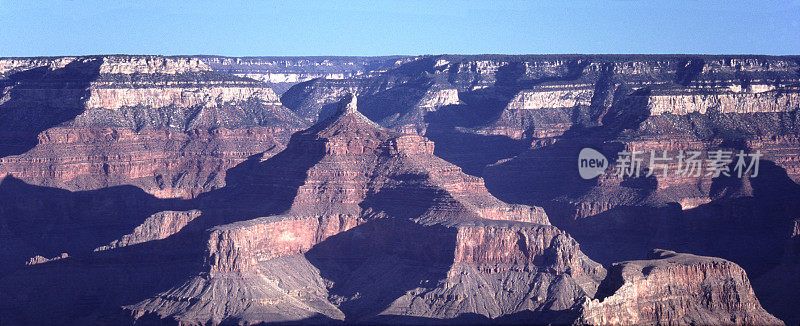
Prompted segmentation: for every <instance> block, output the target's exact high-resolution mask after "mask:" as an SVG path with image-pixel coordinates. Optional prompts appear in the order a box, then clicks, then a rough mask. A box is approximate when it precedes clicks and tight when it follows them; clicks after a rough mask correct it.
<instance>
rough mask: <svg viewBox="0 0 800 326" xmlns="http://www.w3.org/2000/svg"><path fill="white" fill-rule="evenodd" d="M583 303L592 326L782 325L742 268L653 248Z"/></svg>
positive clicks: (618, 267)
mask: <svg viewBox="0 0 800 326" xmlns="http://www.w3.org/2000/svg"><path fill="white" fill-rule="evenodd" d="M598 292H599V293H598V296H599V299H594V300H591V301H586V302H585V303H583V306H582V311H581V319H580V322H581V323H586V324H590V325H599V324H614V325H664V324H687V325H688V324H702V325H731V324H736V325H778V324H782V323H781V321H780V320H778V319H777V318H775V317H773V316H772V315H770V314H769V313H767V312H766V311H764V309H763V308H761V305H760V304H759V302H758V300H757V299H756V298H755V295H754V293H753V289H752V288H751V287H750V281H749V280H748V279H747V275H746V274H745V272H744V270H742V268H741V267H739V266H737V265H736V264H734V263H731V262H729V261H726V260H724V259H719V258H711V257H701V256H694V255H690V254H677V253H675V252H672V251H665V250H655V251H654V252H652V253H651V259H650V260H642V261H630V262H622V263H617V264H615V265H614V266H613V267H612V268H611V269H609V274H608V277H607V278H606V279H605V280H604V281H603V284H601V287H600V289H598Z"/></svg>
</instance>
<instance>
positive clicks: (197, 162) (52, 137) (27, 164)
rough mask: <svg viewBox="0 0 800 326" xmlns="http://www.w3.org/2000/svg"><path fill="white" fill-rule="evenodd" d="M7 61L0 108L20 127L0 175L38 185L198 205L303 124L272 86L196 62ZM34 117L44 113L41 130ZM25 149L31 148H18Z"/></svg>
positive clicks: (0, 138)
mask: <svg viewBox="0 0 800 326" xmlns="http://www.w3.org/2000/svg"><path fill="white" fill-rule="evenodd" d="M3 62H5V64H4V67H5V68H4V71H3V73H4V74H6V75H8V76H9V77H8V79H7V80H8V81H9V83H8V85H7V86H5V87H4V88H3V95H2V96H0V98H2V99H3V100H2V102H3V103H2V104H0V106H2V112H4V114H5V115H6V116H7V117H6V119H4V121H6V123H10V124H12V125H13V126H10V127H9V128H5V129H4V131H3V132H2V133H0V142H2V145H0V147H2V149H3V150H2V151H0V152H7V153H5V154H3V153H0V156H4V157H0V162H2V164H0V176H5V175H7V174H11V175H14V176H16V177H18V178H21V179H23V180H25V181H27V182H31V183H34V184H38V185H47V186H58V187H62V188H66V189H70V190H87V189H97V188H99V187H105V186H113V185H121V184H134V185H137V186H139V187H141V188H143V189H145V190H146V191H148V192H150V193H152V194H154V195H157V196H162V197H184V198H187V197H193V196H196V195H197V194H199V193H202V192H205V191H208V190H211V189H214V188H218V187H221V186H223V185H224V183H225V171H226V170H227V169H228V168H230V167H233V166H235V165H236V164H238V163H240V162H242V161H244V160H245V159H246V158H247V157H249V156H252V155H255V154H259V153H266V154H264V155H267V156H269V155H270V154H269V153H270V150H271V149H274V150H275V152H277V150H278V149H280V148H281V147H282V146H283V145H284V144H285V143H286V141H287V140H288V138H289V135H291V133H293V132H295V131H297V130H299V129H302V128H303V127H304V126H305V124H304V123H303V122H302V121H301V120H299V119H298V118H297V117H295V115H294V114H293V113H292V112H291V111H289V110H287V109H286V108H284V107H282V106H281V105H280V103H279V99H278V97H277V95H276V94H275V93H274V92H273V90H272V89H270V88H269V86H267V85H265V84H263V83H261V82H258V81H255V80H252V79H245V78H239V77H235V76H230V75H225V74H219V73H216V72H213V71H212V70H211V68H210V67H209V66H208V65H206V64H205V63H203V62H202V61H201V60H199V59H198V58H191V57H160V56H104V57H88V58H82V57H78V58H63V59H58V58H53V59H50V60H46V59H36V60H34V59H29V60H22V59H18V60H6V61H3ZM4 85H5V84H4ZM34 108H38V109H34ZM31 110H43V113H45V114H43V115H41V119H38V120H37V121H36V122H34V121H31V120H30V119H32V118H33V117H32V116H30V115H28V114H25V113H26V112H28V111H31ZM59 112H61V113H59ZM26 119H27V120H26ZM25 126H29V127H26V128H28V129H30V130H27V129H20V128H23V127H25ZM20 144H23V146H25V147H27V148H19V149H13V148H16V147H20ZM6 149H7V150H6ZM8 154H21V155H8Z"/></svg>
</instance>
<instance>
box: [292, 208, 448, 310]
mask: <svg viewBox="0 0 800 326" xmlns="http://www.w3.org/2000/svg"><path fill="white" fill-rule="evenodd" d="M455 238H456V232H455V230H452V229H447V228H445V227H442V226H422V225H419V224H417V223H414V222H412V221H410V220H404V219H378V220H373V221H370V222H367V223H365V224H362V225H359V226H357V227H355V228H352V229H350V230H348V231H346V232H343V233H340V234H338V235H334V236H332V237H330V238H328V239H326V240H325V241H323V242H321V243H319V244H318V245H316V246H314V247H313V248H312V249H311V250H310V251H308V252H307V253H306V254H305V256H306V258H307V259H308V260H309V262H311V264H313V265H314V266H316V267H317V268H319V270H320V272H321V275H322V277H323V278H325V279H327V280H331V281H333V284H334V286H333V287H332V288H330V289H329V297H330V298H331V300H332V301H333V302H338V303H339V304H338V305H339V309H340V310H341V311H342V312H343V313H344V314H345V318H346V321H347V322H360V321H363V319H364V318H366V317H370V316H374V315H376V314H378V313H380V312H381V311H383V310H385V309H386V308H387V307H389V305H390V304H391V303H392V302H393V301H394V300H395V299H397V298H399V297H401V296H403V295H404V294H405V293H406V291H408V290H411V289H414V288H417V287H433V286H436V284H438V282H439V280H443V279H445V278H446V277H447V271H448V269H449V267H450V265H451V264H452V257H453V255H454V251H455V243H456V239H455ZM448 258H449V260H448Z"/></svg>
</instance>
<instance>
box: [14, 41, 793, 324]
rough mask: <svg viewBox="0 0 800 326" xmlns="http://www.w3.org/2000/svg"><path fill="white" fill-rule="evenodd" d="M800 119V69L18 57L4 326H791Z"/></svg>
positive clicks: (641, 61)
mask: <svg viewBox="0 0 800 326" xmlns="http://www.w3.org/2000/svg"><path fill="white" fill-rule="evenodd" d="M798 110H800V57H797V56H758V55H424V56H385V57H221V56H151V55H96V56H74V57H30V58H24V57H8V58H0V262H2V264H0V324H2V325H30V324H82V325H85V324H98V325H109V324H141V325H148V324H182V325H193V324H204V325H205V324H247V325H251V324H262V323H268V324H269V323H275V324H286V323H299V324H305V323H321V324H591V325H597V324H614V325H617V324H626V325H628V324H630V325H640V324H648V325H649V324H671V325H672V324H703V325H706V324H720V325H722V324H724V325H727V324H745V325H753V324H758V325H776V324H784V323H785V324H791V325H794V324H797V323H798V322H800V314H798V311H800V310H798V309H797V308H798V307H797V302H800V279H798V276H797V275H798V273H799V272H800V255H798V252H800V220H799V219H798V218H800V204H798V202H797V200H796V199H797V198H798V196H800V186H798V182H800V159H798V158H799V157H800V138H799V137H800V136H798V135H800V115H798ZM586 148H591V149H592V150H593V151H594V152H595V153H597V154H598V155H600V156H602V157H603V159H605V160H607V164H608V165H607V168H606V169H605V172H603V173H600V172H598V174H599V175H597V176H596V177H594V176H593V178H583V177H582V176H581V174H580V173H579V171H578V168H579V153H580V152H581V151H582V150H583V149H586ZM716 151H724V152H731V153H734V154H735V153H740V152H741V153H747V154H752V153H759V155H760V156H759V157H758V158H759V160H760V165H759V166H758V174H757V175H756V174H755V171H751V173H749V174H744V175H743V176H741V177H740V176H737V175H736V174H735V173H728V174H727V175H726V174H719V175H715V174H713V173H712V174H709V173H706V171H707V170H705V171H703V173H700V174H696V175H694V174H691V175H678V174H676V173H674V171H676V170H679V169H680V168H681V166H680V165H681V164H682V162H681V161H678V160H669V163H667V164H665V165H664V166H663V167H664V169H665V170H667V171H668V173H663V174H662V173H661V170H656V171H650V170H652V169H650V168H649V167H652V165H651V163H655V160H656V156H655V154H654V156H650V153H651V152H652V153H657V154H658V155H659V156H664V157H667V156H668V157H677V156H679V155H682V154H683V153H688V152H702V153H708V154H712V153H714V152H716ZM634 152H639V153H643V154H642V155H641V157H642V160H641V162H640V164H641V167H642V168H643V171H642V174H641V176H636V177H634V176H631V175H625V174H624V173H615V171H616V170H617V169H618V168H620V167H622V166H624V162H625V159H626V157H625V156H624V155H622V154H621V153H634ZM600 156H598V157H600ZM702 162H703V163H702V165H701V167H702V168H706V169H708V168H709V167H710V165H711V163H710V162H708V160H704V161H702ZM725 163H726V165H724V167H725V168H727V171H728V172H733V171H735V168H736V167H735V166H734V164H735V163H736V161H735V159H734V158H733V157H732V158H731V160H730V161H727V162H725Z"/></svg>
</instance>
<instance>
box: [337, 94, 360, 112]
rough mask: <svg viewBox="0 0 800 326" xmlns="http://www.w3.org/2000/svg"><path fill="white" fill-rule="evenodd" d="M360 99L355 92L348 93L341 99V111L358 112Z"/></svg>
mask: <svg viewBox="0 0 800 326" xmlns="http://www.w3.org/2000/svg"><path fill="white" fill-rule="evenodd" d="M357 102H358V100H357V98H356V96H355V95H353V93H347V94H345V95H344V97H342V99H341V100H340V101H339V112H341V113H357V112H358V103H357Z"/></svg>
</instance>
